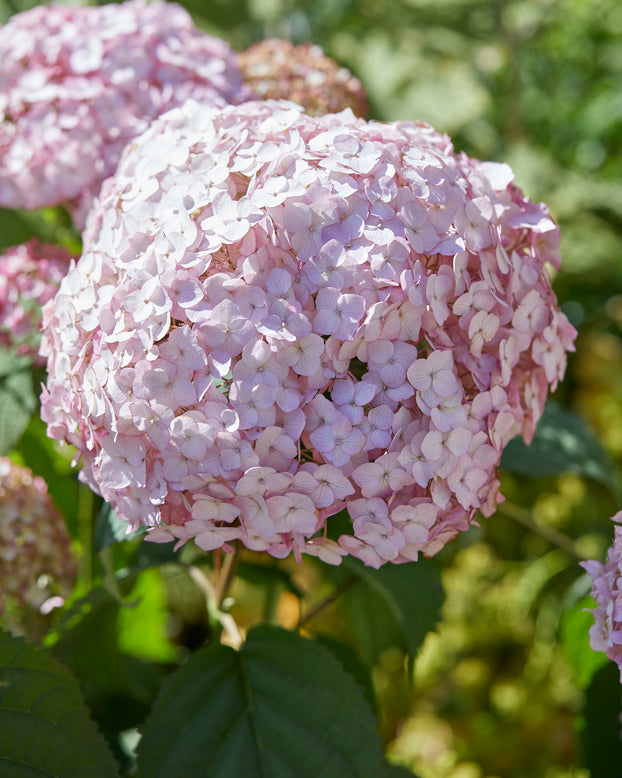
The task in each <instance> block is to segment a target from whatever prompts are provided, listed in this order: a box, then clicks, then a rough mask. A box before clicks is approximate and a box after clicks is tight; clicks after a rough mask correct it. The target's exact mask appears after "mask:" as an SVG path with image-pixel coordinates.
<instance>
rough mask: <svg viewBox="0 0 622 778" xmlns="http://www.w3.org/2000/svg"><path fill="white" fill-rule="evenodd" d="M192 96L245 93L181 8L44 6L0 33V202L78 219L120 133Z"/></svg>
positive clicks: (221, 53) (108, 168) (160, 1)
mask: <svg viewBox="0 0 622 778" xmlns="http://www.w3.org/2000/svg"><path fill="white" fill-rule="evenodd" d="M188 97H194V98H196V99H198V100H202V101H205V102H208V103H211V104H213V105H224V104H226V103H237V102H241V101H242V100H245V99H249V98H250V97H251V93H250V91H249V90H248V88H247V87H245V86H244V85H243V84H242V79H241V74H240V71H239V69H238V66H237V64H236V55H235V54H234V53H233V52H232V51H231V50H230V49H229V47H228V45H227V44H226V43H224V42H223V41H221V40H219V39H218V38H213V37H210V36H208V35H205V34H204V33H202V32H201V31H199V30H198V29H197V28H196V27H195V26H194V24H193V22H192V20H191V18H190V16H189V14H188V13H187V12H186V11H185V10H184V9H183V8H182V7H181V6H179V5H176V4H174V3H167V2H164V0H154V1H153V2H151V3H147V2H145V0H129V2H124V3H119V4H118V3H111V4H109V5H103V6H92V7H72V6H60V5H56V4H52V5H49V6H37V7H36V8H33V9H32V10H29V11H25V12H23V13H19V14H16V15H15V16H14V17H12V18H11V20H10V21H9V22H8V23H7V24H6V25H5V26H4V27H2V28H1V29H0V206H3V207H5V208H27V209H34V208H40V207H43V206H49V205H57V204H65V205H67V206H69V207H70V209H71V210H72V211H73V212H74V218H75V221H76V223H77V224H78V226H82V223H83V219H84V214H85V213H86V211H87V209H88V207H89V206H90V203H91V200H92V198H93V197H94V196H96V195H97V193H98V191H99V188H100V186H101V182H102V181H103V180H104V178H106V177H107V176H109V175H110V174H111V173H112V172H113V171H114V169H115V167H116V164H117V161H118V159H119V156H120V154H121V151H122V150H123V148H124V146H125V145H126V144H127V142H128V141H129V140H131V139H132V138H135V137H136V136H137V135H139V134H140V133H141V132H142V131H143V130H145V129H146V128H147V126H148V125H149V123H150V122H151V120H152V119H153V118H154V117H155V116H159V115H160V114H161V113H164V112H165V111H167V110H168V109H169V108H172V107H174V106H177V105H180V104H181V103H182V102H183V101H184V100H185V99H187V98H188Z"/></svg>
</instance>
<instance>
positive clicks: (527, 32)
mask: <svg viewBox="0 0 622 778" xmlns="http://www.w3.org/2000/svg"><path fill="white" fill-rule="evenodd" d="M32 5H33V3H28V2H26V3H20V2H18V0H1V2H0V21H2V22H4V21H6V20H7V19H8V18H9V17H10V16H11V14H13V13H14V12H16V11H18V10H23V9H25V8H27V7H30V6H32ZM184 5H185V6H186V7H187V8H188V10H189V11H190V12H191V13H192V15H193V17H194V19H195V21H196V22H197V24H198V25H199V26H201V27H203V28H204V29H205V30H207V31H208V32H210V33H212V34H215V35H218V36H219V37H222V38H224V39H226V40H227V41H229V42H230V43H231V45H232V46H233V47H234V48H237V49H243V48H245V47H247V46H248V45H250V44H251V43H253V42H255V41H257V40H261V39H263V38H265V37H283V38H289V39H291V40H293V41H294V42H302V41H305V40H312V41H314V42H315V43H318V44H319V45H320V46H322V47H323V48H324V50H325V51H326V53H327V54H329V55H331V56H333V57H334V58H335V59H337V60H338V61H339V62H341V63H342V64H344V65H345V66H347V67H348V68H350V69H351V70H352V71H353V72H354V73H355V74H356V75H358V76H359V77H360V79H361V80H362V81H363V83H364V85H365V88H366V89H367V92H368V95H369V99H370V106H371V111H370V114H371V116H372V117H373V118H377V119H381V120H396V119H422V120H425V121H429V122H431V123H432V124H434V125H435V126H436V127H437V129H439V130H442V131H445V132H447V133H449V134H450V135H451V136H452V138H453V140H454V143H455V146H456V147H457V148H458V149H459V150H463V151H465V152H466V153H468V154H469V155H471V156H475V157H478V158H481V159H494V160H497V161H504V162H509V163H510V164H511V165H512V167H513V168H514V171H515V173H516V181H517V183H518V184H519V185H520V186H521V187H522V188H523V189H524V190H525V191H526V193H527V194H528V195H529V196H530V197H531V198H532V199H534V200H544V201H546V202H547V203H548V204H549V205H550V209H551V213H552V215H553V217H554V218H555V220H556V221H557V222H558V223H559V224H560V226H561V230H562V255H563V263H562V270H561V271H560V273H559V274H558V275H557V277H556V279H555V288H556V291H557V294H558V296H559V299H560V302H561V303H562V307H563V309H564V311H565V312H566V313H567V315H568V316H569V318H570V319H571V321H572V322H573V324H575V326H576V327H577V328H578V329H579V332H580V335H579V339H578V341H577V353H576V355H574V356H573V357H572V358H571V359H570V364H569V369H568V374H567V378H566V381H565V382H564V384H563V385H562V386H561V387H560V389H559V390H558V392H557V394H556V396H555V398H554V401H555V402H554V404H552V405H551V406H550V407H549V408H548V410H547V413H546V415H545V418H544V419H543V422H542V424H541V425H540V427H539V430H538V434H537V436H536V440H535V441H534V444H533V445H532V447H530V448H526V447H525V446H523V445H522V444H520V443H518V442H516V443H515V444H513V445H512V446H511V447H510V449H508V452H507V453H506V455H505V456H504V460H503V462H502V465H503V468H502V492H503V494H504V495H505V496H506V498H507V501H506V503H504V504H503V505H501V506H500V508H499V511H498V513H497V514H496V515H495V516H494V517H492V518H491V519H489V520H486V521H483V522H482V524H481V526H480V527H476V528H473V529H472V530H470V531H469V532H468V533H465V534H464V536H462V537H460V538H458V539H457V540H456V541H455V542H453V543H452V544H450V545H449V546H448V547H447V548H446V549H445V550H444V551H443V552H441V554H440V555H439V556H438V557H437V558H436V559H434V560H430V561H427V560H424V561H422V562H421V563H417V564H416V565H409V566H402V567H400V568H391V567H390V566H389V567H388V569H382V570H381V571H379V572H377V573H375V572H374V571H369V570H365V569H364V568H362V566H360V565H358V564H353V563H351V562H348V561H346V562H344V564H343V566H342V567H341V568H337V569H332V568H326V567H323V566H321V565H319V564H317V563H315V562H313V560H306V561H305V563H304V564H303V565H302V566H298V565H297V564H296V563H295V562H293V561H291V560H285V561H283V562H277V561H276V560H266V559H265V558H263V557H261V556H259V555H253V554H251V553H250V552H247V553H245V554H244V555H243V556H242V558H241V561H240V563H239V566H238V570H237V575H236V578H235V581H234V583H233V585H232V587H231V589H230V592H229V596H228V599H227V600H226V601H225V606H226V607H230V614H231V616H232V617H233V618H234V619H235V621H236V622H237V624H239V625H240V626H241V627H242V628H243V629H251V628H252V627H253V625H255V624H258V623H259V622H267V623H269V624H272V625H274V628H276V626H279V625H280V626H281V627H285V628H290V629H291V628H292V627H294V626H295V625H296V624H297V623H298V622H300V623H301V627H302V634H303V635H306V636H308V637H311V636H312V637H315V638H316V640H317V642H318V644H320V645H316V644H315V643H314V644H313V645H314V649H313V650H315V648H317V651H318V652H319V653H318V656H317V657H315V658H314V659H313V661H315V662H317V663H318V664H319V666H320V667H324V665H325V666H326V673H327V674H328V675H327V677H329V676H330V673H331V672H332V669H333V665H332V661H333V658H334V657H336V658H337V659H338V660H339V662H340V663H341V665H342V666H343V667H344V668H345V669H346V671H347V673H348V674H349V675H350V676H351V677H352V678H354V679H355V682H356V683H357V684H358V686H357V688H358V690H359V691H360V693H361V694H363V696H364V697H365V698H366V699H367V701H368V702H369V703H370V705H371V709H372V710H373V711H374V712H375V714H376V716H377V718H378V721H379V732H380V737H381V739H382V743H383V747H384V749H385V750H386V752H387V753H388V754H389V757H390V760H391V761H392V762H393V763H395V764H396V765H398V764H399V765H402V766H403V767H404V769H403V770H401V769H400V768H399V767H393V768H388V767H387V768H386V769H387V772H386V775H387V776H389V775H391V776H394V777H395V778H399V776H400V775H402V774H403V775H404V776H406V775H408V774H410V771H411V770H412V771H414V772H416V773H417V775H419V776H420V778H534V777H535V776H543V778H589V776H591V778H609V777H610V776H611V778H613V777H614V776H618V777H619V775H620V774H622V748H621V746H620V738H619V734H620V733H619V730H620V725H619V722H618V715H619V712H620V708H621V694H620V685H619V679H618V674H617V670H616V668H615V667H614V666H612V665H611V664H610V663H607V661H606V660H605V659H604V657H603V656H602V655H599V654H595V653H594V652H592V651H591V650H590V648H589V646H588V640H587V630H588V628H589V625H590V624H591V621H592V620H591V616H590V615H589V613H586V612H585V610H584V609H585V608H586V607H589V605H590V600H589V597H588V596H587V595H588V593H589V589H590V586H589V581H588V579H587V577H586V575H585V574H584V573H583V572H582V570H581V568H580V567H579V566H578V561H579V560H580V559H586V558H599V559H602V558H603V557H604V554H605V549H606V548H607V546H608V545H609V544H610V542H611V539H612V528H611V524H610V522H609V517H610V516H611V515H612V514H613V513H615V511H616V510H618V509H619V508H620V507H622V499H621V494H622V492H621V487H620V484H621V474H622V262H621V261H620V258H621V254H622V155H621V154H620V147H621V141H622V5H620V3H619V2H617V0H598V2H596V0H495V2H487V3H481V2H478V1H477V0H304V1H303V0H209V2H208V3H204V2H200V0H188V1H187V2H185V3H184ZM31 235H39V236H41V237H43V238H45V239H50V238H55V239H56V240H60V241H61V242H64V243H65V244H66V245H68V246H69V247H71V248H72V249H75V248H76V236H75V235H74V234H73V233H72V232H71V230H70V229H69V226H68V222H67V220H66V218H65V217H64V215H63V214H62V213H59V212H56V211H42V212H38V213H35V214H25V213H15V212H6V211H3V212H0V243H1V244H2V246H8V245H11V244H13V243H16V242H19V241H22V240H25V239H27V238H28V237H30V236H31ZM38 378H41V376H38ZM27 383H28V382H27V380H26V381H25V378H24V368H23V365H22V363H12V362H11V357H10V355H3V356H2V361H1V362H0V402H2V403H3V404H5V405H6V403H7V402H9V403H10V402H12V403H13V405H12V407H13V413H12V414H11V417H10V421H11V423H10V424H8V421H9V416H8V415H7V414H6V413H4V412H3V413H2V420H3V421H2V423H0V448H2V450H3V452H7V451H10V452H11V456H12V457H13V458H14V459H15V460H16V461H20V462H22V463H26V464H28V466H29V467H31V468H33V469H34V470H35V471H36V472H38V473H41V474H42V475H43V476H44V477H46V480H47V481H48V483H49V485H50V488H51V493H52V496H53V498H54V500H55V502H56V504H57V506H58V507H59V508H60V509H61V511H62V512H63V514H64V515H65V517H66V518H67V520H68V524H69V529H70V531H71V533H72V536H73V538H74V542H75V544H76V547H77V548H78V549H79V550H80V553H81V566H80V578H79V584H78V588H77V593H76V598H75V601H74V602H73V603H72V604H71V607H70V608H68V609H66V610H65V612H64V613H63V614H62V617H61V618H59V619H57V621H56V623H54V624H53V625H52V626H50V624H49V623H46V624H45V625H37V624H34V625H33V624H29V625H28V629H29V630H31V631H32V630H35V631H36V630H37V629H40V636H41V637H42V639H43V641H44V643H45V644H46V645H47V647H48V649H49V651H51V652H52V653H53V654H54V655H55V656H56V657H58V658H59V659H61V661H62V662H63V663H64V664H65V665H66V666H67V667H69V668H70V669H71V671H72V672H73V673H74V674H75V676H77V678H78V680H79V681H80V687H81V692H82V695H83V696H84V699H85V701H86V703H87V705H88V706H89V709H90V711H91V714H92V715H93V717H94V718H95V720H96V721H97V723H98V724H99V726H100V729H101V730H103V732H104V733H105V734H106V736H107V738H108V741H109V744H110V745H111V747H112V750H113V751H114V753H115V755H116V757H117V758H118V760H119V762H120V764H121V765H122V768H123V769H124V770H126V771H131V769H132V765H133V760H134V755H135V746H136V742H137V734H136V727H137V726H138V725H139V724H140V723H141V722H142V721H143V720H144V719H145V716H146V715H147V713H148V711H149V710H150V708H151V706H152V705H153V703H154V701H155V700H156V698H157V695H158V691H159V689H160V687H161V684H162V681H163V679H164V678H165V677H166V676H169V675H170V674H171V672H172V671H173V670H174V668H175V667H176V666H177V664H178V663H179V662H180V661H182V660H184V659H185V658H187V657H188V656H190V655H192V656H193V657H195V656H196V657H200V656H201V654H200V653H198V654H195V653H193V652H195V650H196V649H198V648H199V647H200V646H201V645H203V644H204V643H205V642H206V641H209V639H210V638H211V637H214V634H215V632H219V631H220V630H221V629H223V627H224V629H225V632H226V628H227V625H226V624H224V625H222V624H220V625H219V624H218V623H216V622H215V621H214V618H213V613H212V614H211V615H212V618H210V607H209V603H210V602H212V599H211V598H210V593H209V591H207V596H206V590H205V582H206V581H208V580H209V576H210V574H211V572H212V569H211V565H212V564H213V563H212V561H211V560H209V559H207V558H205V557H203V556H200V555H197V554H194V555H193V553H192V552H191V551H189V550H186V551H185V552H184V554H183V555H182V557H181V559H177V558H175V557H173V555H172V553H171V550H170V549H169V548H166V547H159V546H149V547H146V546H145V544H142V543H141V541H140V540H139V539H134V540H132V539H129V540H128V539H125V536H124V532H123V527H119V524H118V522H115V517H114V515H113V514H111V512H110V511H109V510H107V509H106V507H105V506H100V505H99V502H98V500H97V498H95V497H94V496H92V495H91V493H90V492H89V490H88V489H86V488H85V487H83V486H79V485H78V484H77V481H76V480H75V476H73V475H71V471H70V465H69V459H70V455H69V458H67V456H62V455H60V454H59V452H58V450H57V449H56V448H55V447H54V446H53V445H52V444H51V443H50V442H49V441H46V439H45V431H44V428H43V425H42V424H41V422H39V421H38V420H37V418H36V416H35V417H34V418H31V417H32V414H33V409H34V408H35V405H36V399H35V398H36V382H35V384H34V388H33V390H32V393H31V392H30V390H29V388H28V386H26V384H27ZM22 433H23V434H22ZM20 436H21V437H20ZM96 514H98V521H97V522H96V524H95V525H93V522H92V520H91V517H92V516H93V515H96ZM221 561H222V560H218V559H217V560H216V561H215V562H214V564H220V562H221ZM206 603H207V605H206ZM319 604H323V605H324V606H325V607H322V608H321V609H319V610H317V606H318V605H319ZM5 626H6V625H5ZM8 626H13V627H15V624H13V625H11V624H9V625H8ZM264 629H268V632H263V633H261V632H260V633H256V632H255V633H251V634H252V635H258V637H256V639H254V640H255V643H259V642H261V640H263V641H264V642H265V641H268V643H269V642H270V641H272V642H273V643H274V645H275V646H276V648H275V651H277V653H278V652H279V651H283V652H285V649H284V645H285V644H284V643H283V641H285V642H286V641H287V640H288V639H289V637H283V634H284V633H280V632H276V631H275V632H273V633H271V632H270V631H269V628H264ZM428 630H432V631H428ZM286 634H287V635H289V634H291V633H286ZM250 645H251V648H250V649H248V648H245V649H244V650H245V651H250V650H252V647H253V645H254V644H253V643H251V644H250ZM5 650H6V649H5ZM227 651H228V650H227ZM227 651H225V652H224V653H223V654H222V656H220V655H219V656H216V655H214V654H212V655H211V658H210V659H209V660H207V663H208V665H209V664H210V663H211V665H214V666H217V665H218V662H221V663H223V665H227V664H231V663H232V662H233V663H234V659H233V657H232V655H231V654H230V653H228V652H227ZM285 653H286V652H285ZM29 661H30V660H29ZM193 661H194V660H193ZM199 661H201V660H200V659H199ZM186 667H187V668H188V665H186ZM54 671H55V672H61V671H60V670H56V667H55V670H54ZM188 672H189V673H192V672H197V671H196V670H195V669H194V668H193V667H190V669H189V670H188ZM296 672H298V671H296ZM234 681H235V677H234ZM168 683H169V684H172V685H169V687H168V689H169V692H168V693H173V692H174V688H175V687H174V683H175V681H172V682H171V681H169V682H168ZM232 683H233V681H232ZM357 693H358V692H357ZM72 694H73V691H72ZM283 694H285V691H284V690H283ZM233 696H234V697H235V693H233ZM312 696H313V695H312ZM72 699H73V698H72ZM78 704H81V703H79V701H78V702H75V705H78ZM157 715H158V707H157V706H156V708H155V709H154V716H156V717H157ZM182 723H183V722H182ZM147 731H149V730H147ZM139 749H140V746H139ZM390 770H395V772H394V773H393V772H391V771H390ZM128 774H129V773H128ZM223 774H224V773H223Z"/></svg>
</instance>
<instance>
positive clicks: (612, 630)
mask: <svg viewBox="0 0 622 778" xmlns="http://www.w3.org/2000/svg"><path fill="white" fill-rule="evenodd" d="M612 521H615V522H617V525H616V527H615V528H614V532H615V535H614V541H613V546H611V548H610V549H609V551H608V554H607V561H606V562H596V561H594V560H590V561H588V562H583V563H582V567H584V568H585V569H586V570H587V572H588V573H589V574H590V577H591V578H592V583H593V586H592V597H593V598H594V599H595V600H596V608H595V609H594V610H593V611H592V615H593V616H594V624H593V625H592V627H591V629H590V645H591V646H592V648H593V649H594V651H603V652H605V653H606V654H607V656H608V657H609V659H612V660H613V661H614V662H615V663H616V664H617V665H618V667H619V668H620V679H621V680H622V527H621V526H620V523H621V522H622V511H619V512H618V513H616V515H615V516H613V518H612Z"/></svg>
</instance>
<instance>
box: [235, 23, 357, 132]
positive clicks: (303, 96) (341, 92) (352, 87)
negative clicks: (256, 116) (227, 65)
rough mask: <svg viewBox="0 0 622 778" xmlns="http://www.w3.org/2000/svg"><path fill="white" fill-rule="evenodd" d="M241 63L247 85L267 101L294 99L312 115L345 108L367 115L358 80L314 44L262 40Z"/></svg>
mask: <svg viewBox="0 0 622 778" xmlns="http://www.w3.org/2000/svg"><path fill="white" fill-rule="evenodd" d="M238 64H239V65H240V69H241V70H242V73H243V75H244V79H245V81H246V83H247V84H248V85H249V86H250V87H251V89H252V90H253V92H254V93H255V95H257V97H260V98H262V99H264V100H268V99H279V98H283V99H286V100H291V101H292V102H294V103H298V104H299V105H301V106H302V107H303V108H304V109H305V112H306V113H308V114H310V115H311V116H320V115H322V114H325V113H337V112H338V111H342V110H344V109H345V108H351V109H352V111H353V112H354V113H355V114H356V115H357V116H363V117H364V116H365V115H366V114H367V97H366V95H365V90H364V89H363V85H362V84H361V82H360V81H359V80H358V78H356V76H354V75H352V73H350V71H349V70H348V69H347V68H344V67H341V66H340V65H339V64H338V63H337V62H335V60H334V59H331V58H330V57H327V56H326V55H325V54H324V52H323V51H322V49H321V48H320V47H319V46H316V45H314V44H312V43H303V44H302V45H300V46H294V44H293V43H291V42H290V41H285V40H279V39H275V38H273V39H270V40H265V41H259V43H256V44H254V45H253V46H251V47H250V48H248V49H246V51H243V52H241V53H240V55H239V57H238Z"/></svg>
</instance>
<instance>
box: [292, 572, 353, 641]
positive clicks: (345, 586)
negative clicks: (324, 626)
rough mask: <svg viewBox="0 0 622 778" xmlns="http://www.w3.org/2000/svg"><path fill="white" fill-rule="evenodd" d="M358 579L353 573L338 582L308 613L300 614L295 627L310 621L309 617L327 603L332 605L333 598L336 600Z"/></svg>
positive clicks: (314, 615) (316, 613) (311, 617)
mask: <svg viewBox="0 0 622 778" xmlns="http://www.w3.org/2000/svg"><path fill="white" fill-rule="evenodd" d="M359 581H360V578H359V577H358V576H356V575H353V576H351V577H350V578H347V579H346V580H345V581H344V582H343V583H341V584H339V586H338V587H337V588H336V589H334V590H333V591H332V592H331V594H329V595H328V597H327V598H326V599H325V600H322V602H319V603H318V604H317V605H316V606H314V607H313V608H311V610H310V611H309V612H308V613H305V614H304V616H301V617H300V618H299V619H298V624H297V625H296V626H297V628H298V629H300V628H301V627H303V626H304V625H305V624H306V623H307V622H308V621H311V619H313V618H315V617H316V616H317V615H318V613H321V611H323V610H324V608H328V606H329V605H332V604H333V603H334V602H335V600H337V599H338V598H339V597H340V596H341V595H342V594H343V593H344V592H347V591H348V589H350V588H351V587H352V586H354V584H355V583H358V582H359Z"/></svg>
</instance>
